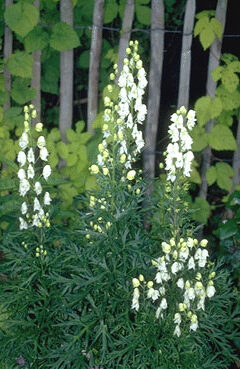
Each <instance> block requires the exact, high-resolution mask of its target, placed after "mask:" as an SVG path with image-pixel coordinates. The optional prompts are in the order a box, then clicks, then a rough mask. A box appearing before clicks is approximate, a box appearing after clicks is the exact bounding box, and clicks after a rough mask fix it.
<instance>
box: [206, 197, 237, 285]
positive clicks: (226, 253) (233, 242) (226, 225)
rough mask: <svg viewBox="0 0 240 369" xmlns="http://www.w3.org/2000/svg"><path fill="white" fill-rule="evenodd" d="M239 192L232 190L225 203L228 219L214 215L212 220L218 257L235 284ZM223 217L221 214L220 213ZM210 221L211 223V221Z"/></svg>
mask: <svg viewBox="0 0 240 369" xmlns="http://www.w3.org/2000/svg"><path fill="white" fill-rule="evenodd" d="M239 204H240V193H239V191H235V192H233V193H232V194H231V195H230V196H229V198H228V201H227V203H226V205H225V212H226V214H229V219H225V220H224V221H223V220H222V219H221V218H220V217H219V215H216V216H215V218H214V220H213V222H214V221H215V222H217V229H215V231H213V234H214V235H215V236H216V237H217V244H218V246H217V248H216V251H217V253H218V255H219V256H220V257H223V258H224V261H225V264H226V265H227V266H228V268H229V270H230V271H231V274H232V276H233V278H234V279H235V281H236V283H237V285H238V286H239V283H240V230H239V220H240V209H239ZM220 216H221V217H223V214H222V213H221V214H220ZM213 222H212V223H213Z"/></svg>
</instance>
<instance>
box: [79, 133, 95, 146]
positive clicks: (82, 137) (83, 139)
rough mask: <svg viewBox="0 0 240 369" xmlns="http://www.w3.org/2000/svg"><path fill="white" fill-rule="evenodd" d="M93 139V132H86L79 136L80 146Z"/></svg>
mask: <svg viewBox="0 0 240 369" xmlns="http://www.w3.org/2000/svg"><path fill="white" fill-rule="evenodd" d="M91 137H92V133H91V132H84V133H82V134H81V135H79V136H78V142H79V143H80V144H85V143H87V142H88V141H89V140H90V138H91Z"/></svg>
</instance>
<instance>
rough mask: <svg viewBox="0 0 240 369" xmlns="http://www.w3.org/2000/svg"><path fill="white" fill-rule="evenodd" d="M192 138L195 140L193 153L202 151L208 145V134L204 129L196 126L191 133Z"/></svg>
mask: <svg viewBox="0 0 240 369" xmlns="http://www.w3.org/2000/svg"><path fill="white" fill-rule="evenodd" d="M191 136H192V139H193V145H192V149H193V151H202V150H203V149H204V148H205V147H206V146H207V145H208V140H207V134H206V133H205V129H204V128H203V127H201V126H199V125H196V126H195V127H194V128H193V130H192V132H191Z"/></svg>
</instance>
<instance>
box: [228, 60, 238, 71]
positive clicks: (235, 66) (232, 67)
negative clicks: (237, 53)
mask: <svg viewBox="0 0 240 369" xmlns="http://www.w3.org/2000/svg"><path fill="white" fill-rule="evenodd" d="M228 69H229V70H231V71H232V72H235V73H240V61H239V60H235V61H233V62H231V63H230V64H228Z"/></svg>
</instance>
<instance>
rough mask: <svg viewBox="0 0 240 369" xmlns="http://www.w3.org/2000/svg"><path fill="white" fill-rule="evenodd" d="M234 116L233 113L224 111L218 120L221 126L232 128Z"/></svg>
mask: <svg viewBox="0 0 240 369" xmlns="http://www.w3.org/2000/svg"><path fill="white" fill-rule="evenodd" d="M232 115H233V113H232V111H229V110H224V111H222V112H221V114H220V115H219V117H218V118H217V120H218V122H219V123H220V124H223V125H224V126H228V127H231V126H232V123H233V117H232Z"/></svg>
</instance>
